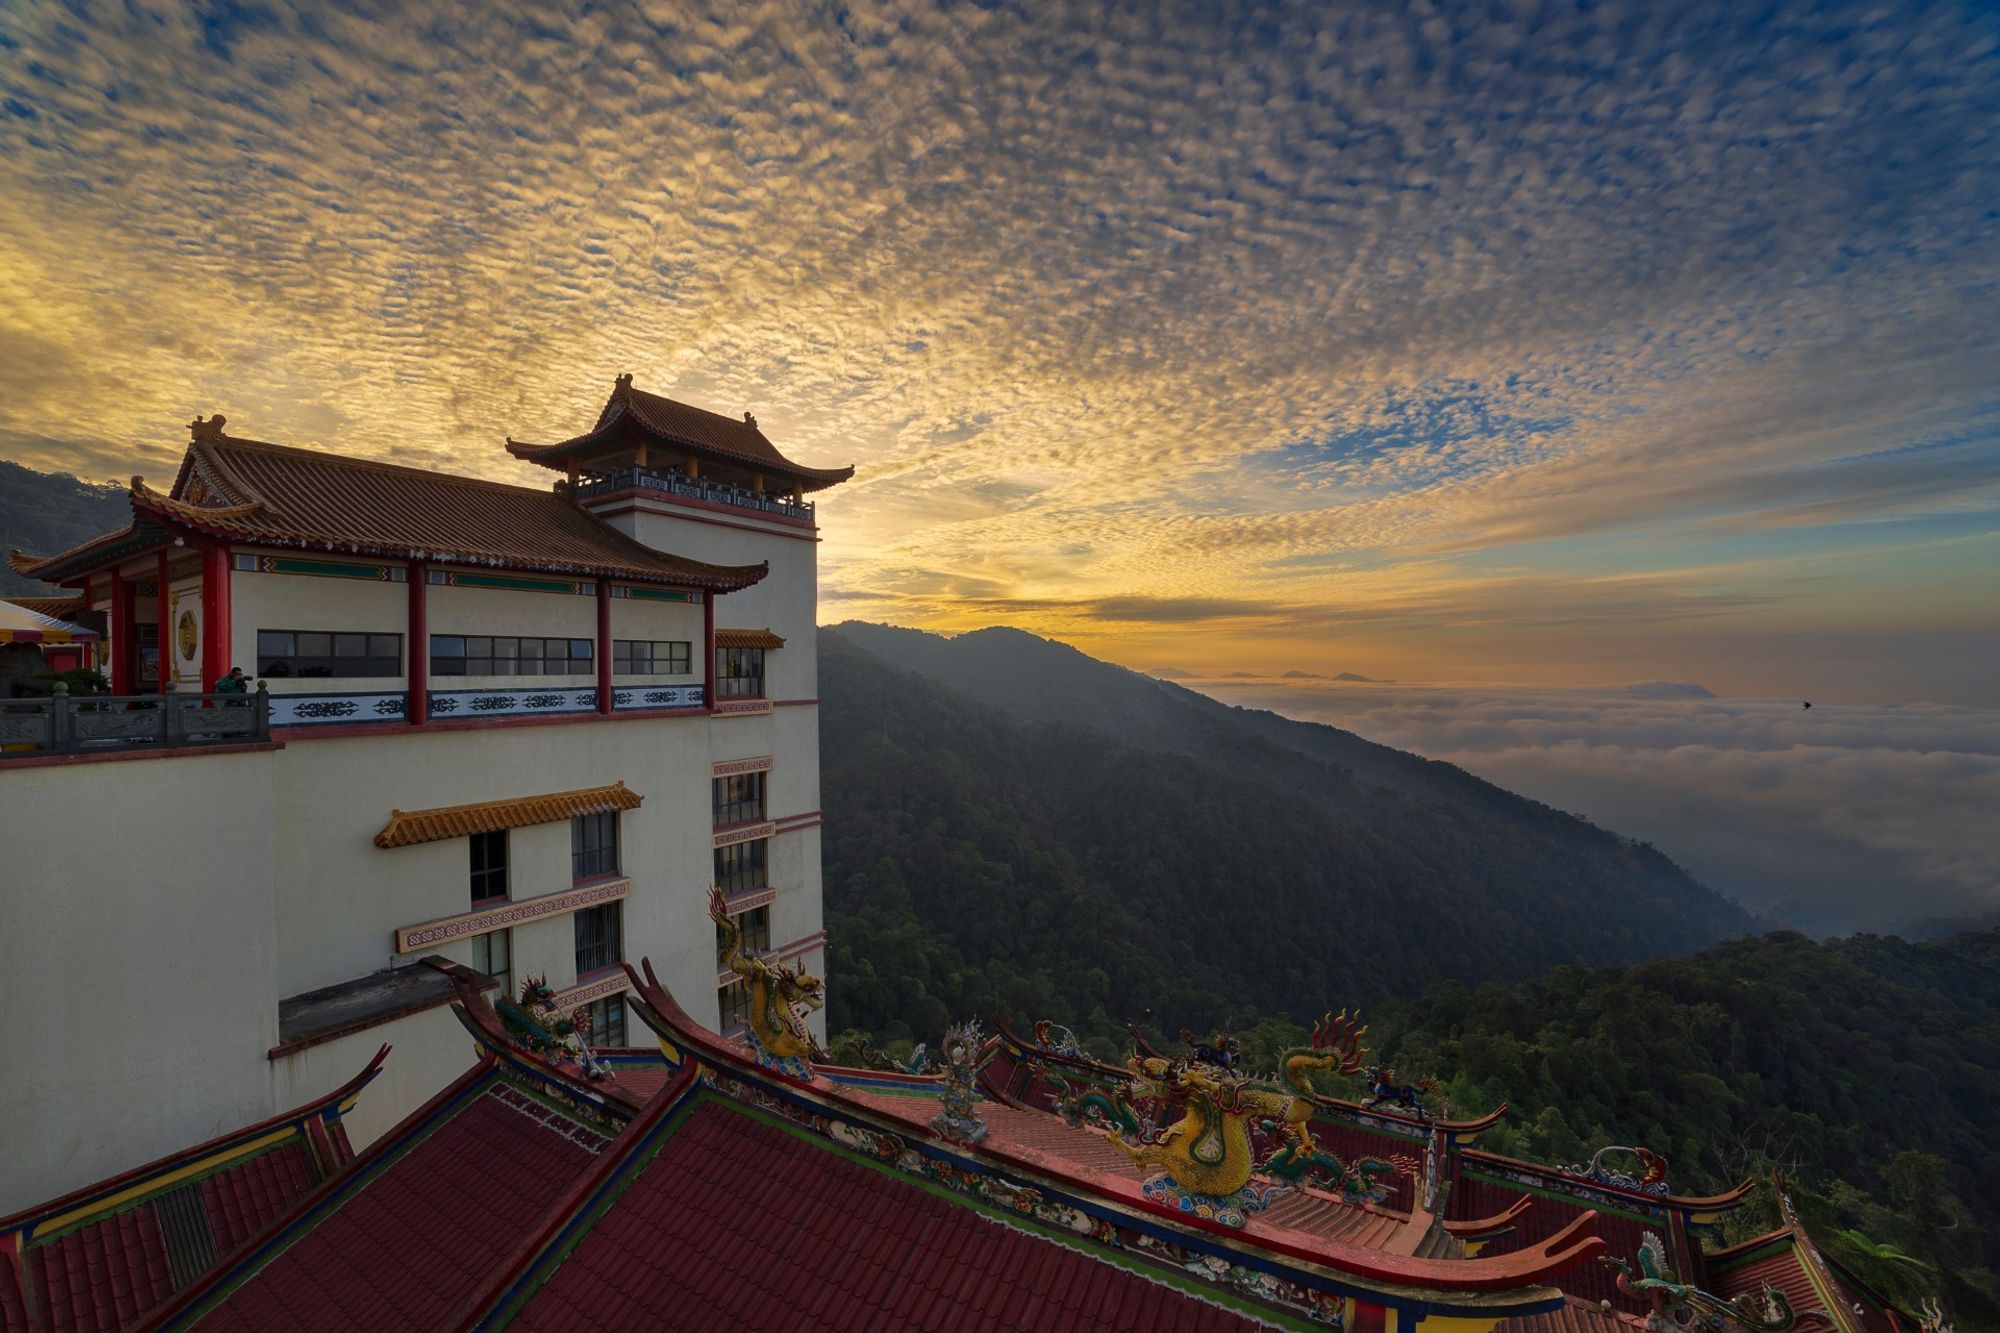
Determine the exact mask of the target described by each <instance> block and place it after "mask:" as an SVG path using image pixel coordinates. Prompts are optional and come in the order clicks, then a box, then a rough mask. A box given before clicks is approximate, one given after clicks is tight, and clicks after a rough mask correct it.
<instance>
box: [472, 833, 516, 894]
mask: <svg viewBox="0 0 2000 1333" xmlns="http://www.w3.org/2000/svg"><path fill="white" fill-rule="evenodd" d="M466 841H468V842H470V843H471V844H472V901H473V902H475V903H476V902H478V901H480V900H481V899H482V898H505V897H506V896H507V830H506V829H495V830H494V831H493V832H491V833H475V834H473V835H472V836H471V837H470V838H468V839H467V840H466Z"/></svg>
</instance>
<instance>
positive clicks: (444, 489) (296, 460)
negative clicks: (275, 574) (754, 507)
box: [13, 418, 768, 592]
mask: <svg viewBox="0 0 2000 1333" xmlns="http://www.w3.org/2000/svg"><path fill="white" fill-rule="evenodd" d="M220 420H221V419H220V418H217V419H216V420H215V421H213V422H207V423H198V424H197V425H196V427H195V439H194V442H193V443H192V444H191V445H189V447H188V452H187V456H186V457H185V458H184V459H183V460H182V463H181V470H180V475H179V476H178V478H177V479H176V481H175V483H174V489H173V493H172V494H171V495H162V494H160V493H159V492H158V491H155V490H153V489H151V488H150V487H148V486H146V485H145V484H144V482H142V481H141V480H140V479H139V478H137V477H134V478H133V479H132V510H133V515H134V519H135V523H134V527H133V528H132V529H127V530H126V531H125V532H124V533H121V534H113V535H111V536H109V537H100V538H97V539H95V540H94V541H91V542H87V543H85V544H84V545H83V546H80V547H77V548H75V549H73V550H71V551H68V552H65V553H64V554H62V555H60V556H54V557H50V558H48V559H45V560H35V559H32V558H25V557H24V558H19V559H16V560H14V561H13V563H14V566H15V568H16V569H17V570H19V571H20V572H22V573H24V574H29V575H36V574H37V573H38V572H39V571H43V570H48V571H51V572H52V573H53V572H55V571H57V569H58V567H59V566H61V567H64V568H67V567H70V566H74V565H76V563H77V562H78V560H79V559H80V558H83V557H88V556H90V555H92V554H93V553H95V552H96V550H97V548H99V547H103V548H104V549H105V550H107V551H109V550H112V549H114V548H115V547H117V546H118V545H119V544H120V543H121V542H122V541H123V540H126V539H129V538H133V537H135V536H137V535H139V531H138V530H139V529H140V526H141V525H142V524H153V523H166V524H169V525H174V526H178V527H182V528H189V529H193V530H194V531H196V532H200V533H204V534H207V535H210V536H215V537H221V538H224V539H226V540H230V541H238V542H244V543H248V544H254V545H267V546H289V547H297V548H300V549H304V550H317V551H339V552H351V553H353V554H357V555H373V556H380V557H387V558H389V559H398V560H414V559H425V560H432V561H436V562H439V563H444V564H472V565H489V566H494V567H498V568H503V569H527V570H544V571H552V572H558V573H566V574H583V575H591V576H602V577H609V578H622V579H632V580H635V581H639V582H647V583H672V584H678V585H680V586H683V587H695V588H708V589H713V590H715V591H718V592H729V591H733V590H735V589H739V588H746V587H748V586H750V585H751V584H753V583H756V582H757V581H758V580H760V579H762V578H763V577H764V575H765V573H766V572H767V569H768V567H767V566H764V565H710V564H704V563H703V562H701V561H698V560H689V559H685V558H683V557H681V556H676V555H669V554H667V553H666V552H663V551H656V550H654V549H653V548H651V547H649V546H646V545H644V544H643V543H640V542H638V541H635V540H633V539H632V538H630V537H628V536H626V535H625V534H624V533H622V532H619V531H618V530H617V529H616V528H613V527H612V526H611V525H610V524H608V523H605V522H604V521H603V520H601V519H598V518H596V517H594V516H592V515H590V514H587V513H585V512H584V511H583V510H581V509H579V508H577V507H576V506H575V505H574V504H571V503H570V502H569V501H568V500H566V499H564V498H563V497H561V496H559V495H557V494H555V493H553V492H551V491H538V490H530V489H528V488H527V487H523V486H506V485H502V484H500V483H498V482H491V481H480V480H476V479H474V478H471V477H457V476H452V475H449V474H447V473H441V472H431V471H427V470H425V469H422V468H413V467H401V466H398V465H396V464H393V463H378V462H375V461H373V460H370V459H362V458H348V457H345V456H343V455H340V454H332V453H325V452H322V451H319V450H314V449H294V448H290V447H287V446H285V445H277V444H267V443H264V442H263V441H260V440H242V439H236V438H233V437H231V436H226V435H224V434H222V432H221V430H220V429H219V426H220Z"/></svg>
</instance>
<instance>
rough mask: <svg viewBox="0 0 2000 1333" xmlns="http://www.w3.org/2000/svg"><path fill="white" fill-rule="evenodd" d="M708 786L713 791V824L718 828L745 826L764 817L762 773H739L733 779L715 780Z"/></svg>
mask: <svg viewBox="0 0 2000 1333" xmlns="http://www.w3.org/2000/svg"><path fill="white" fill-rule="evenodd" d="M709 785H710V786H711V787H712V788H713V789H714V796H715V822H716V824H717V825H718V826H720V825H723V824H746V823H748V822H750V821H751V820H753V819H762V818H763V817H764V775H763V774H762V773H739V774H737V775H736V776H735V777H733V778H716V779H715V780H714V781H713V782H711V783H710V784H709Z"/></svg>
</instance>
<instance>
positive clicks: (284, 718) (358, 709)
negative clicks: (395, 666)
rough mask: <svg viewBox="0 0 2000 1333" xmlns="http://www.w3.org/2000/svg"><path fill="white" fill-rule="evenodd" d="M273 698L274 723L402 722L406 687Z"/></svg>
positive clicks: (292, 725)
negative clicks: (381, 690)
mask: <svg viewBox="0 0 2000 1333" xmlns="http://www.w3.org/2000/svg"><path fill="white" fill-rule="evenodd" d="M270 699H271V725H272V726H274V727H318V726H327V725H329V724H332V723H336V722H345V723H355V722H401V721H402V720H403V710H404V707H405V702H404V699H405V696H404V693H403V691H401V690H396V691H394V692H393V693H384V692H380V691H357V692H354V693H339V694H278V693H276V692H273V693H272V694H271V696H270Z"/></svg>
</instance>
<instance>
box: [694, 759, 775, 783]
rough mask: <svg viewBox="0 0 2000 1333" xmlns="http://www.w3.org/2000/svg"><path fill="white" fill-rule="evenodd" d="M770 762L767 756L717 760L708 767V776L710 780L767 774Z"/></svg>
mask: <svg viewBox="0 0 2000 1333" xmlns="http://www.w3.org/2000/svg"><path fill="white" fill-rule="evenodd" d="M772 762H773V760H772V756H770V755H768V754H767V755H761V756H759V757H758V758H755V759H718V760H717V761H716V762H715V763H713V764H710V765H709V766H708V775H709V776H710V777H711V778H733V777H738V776H740V775H742V774H744V773H768V772H770V771H771V765H772Z"/></svg>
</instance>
